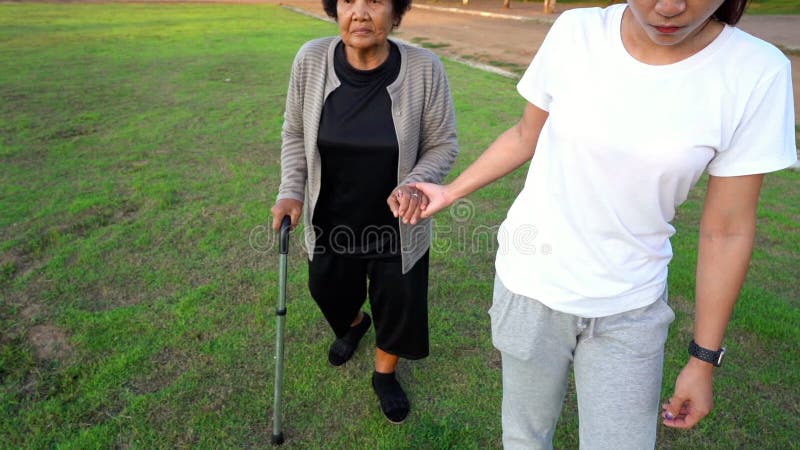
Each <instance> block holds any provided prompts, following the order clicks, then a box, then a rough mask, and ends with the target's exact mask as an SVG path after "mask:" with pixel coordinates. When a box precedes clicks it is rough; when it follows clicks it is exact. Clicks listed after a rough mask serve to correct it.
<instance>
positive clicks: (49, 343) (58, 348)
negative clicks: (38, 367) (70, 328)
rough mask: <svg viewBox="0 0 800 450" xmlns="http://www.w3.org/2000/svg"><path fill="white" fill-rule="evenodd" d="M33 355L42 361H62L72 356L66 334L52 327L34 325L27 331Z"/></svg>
mask: <svg viewBox="0 0 800 450" xmlns="http://www.w3.org/2000/svg"><path fill="white" fill-rule="evenodd" d="M28 342H29V343H30V345H31V347H32V348H33V354H34V355H35V356H36V358H37V359H39V360H43V361H64V360H66V359H67V358H68V357H69V356H70V355H72V346H71V345H70V344H69V338H68V337H67V333H65V332H64V330H62V329H61V328H58V327H56V326H53V325H34V326H33V327H31V329H30V331H28Z"/></svg>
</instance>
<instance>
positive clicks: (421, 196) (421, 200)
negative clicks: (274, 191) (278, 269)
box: [271, 183, 453, 231]
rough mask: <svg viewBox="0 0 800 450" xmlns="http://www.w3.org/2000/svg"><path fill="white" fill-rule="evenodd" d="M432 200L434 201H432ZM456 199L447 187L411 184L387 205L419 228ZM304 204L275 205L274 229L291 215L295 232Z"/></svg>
mask: <svg viewBox="0 0 800 450" xmlns="http://www.w3.org/2000/svg"><path fill="white" fill-rule="evenodd" d="M431 199H433V200H431ZM452 202H453V199H452V198H451V196H450V195H448V193H447V191H446V187H444V186H440V185H437V184H432V183H412V184H405V185H402V186H398V187H396V188H395V189H394V190H393V191H392V193H391V194H390V195H389V198H387V199H386V203H387V204H388V205H389V209H390V210H391V211H392V215H394V216H395V217H397V218H399V219H400V220H402V221H403V223H409V224H411V225H416V224H417V222H419V221H420V219H425V218H428V217H431V216H432V215H433V214H434V213H436V212H437V211H439V210H441V209H443V208H445V207H447V206H449V205H450V204H451V203H452ZM302 210H303V202H302V201H300V200H294V199H290V198H284V199H281V200H278V201H277V202H275V206H273V207H272V211H271V213H272V218H273V219H272V229H273V230H275V231H277V230H278V229H279V228H280V223H281V219H283V217H284V216H286V215H288V216H290V217H291V219H292V228H294V227H296V226H297V222H298V221H299V219H300V214H301V213H302Z"/></svg>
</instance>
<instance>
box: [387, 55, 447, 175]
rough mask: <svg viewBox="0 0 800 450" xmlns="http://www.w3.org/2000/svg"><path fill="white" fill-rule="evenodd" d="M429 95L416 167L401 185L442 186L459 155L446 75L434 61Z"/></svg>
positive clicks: (438, 62) (437, 60)
mask: <svg viewBox="0 0 800 450" xmlns="http://www.w3.org/2000/svg"><path fill="white" fill-rule="evenodd" d="M432 72H433V73H432V81H431V90H430V95H429V96H428V98H427V99H426V102H425V107H424V110H423V113H422V121H421V128H422V129H421V130H420V132H421V136H420V141H419V142H420V145H419V151H418V158H417V163H416V164H415V165H414V168H413V169H412V170H411V171H410V172H409V173H408V175H407V176H406V177H405V178H404V179H403V180H402V181H401V183H400V184H401V185H403V184H408V183H413V182H418V181H424V182H429V183H441V182H442V180H443V179H444V177H445V176H446V175H447V173H448V172H450V169H451V168H452V167H453V163H454V162H455V159H456V155H458V140H457V138H456V117H455V110H454V108H453V98H452V96H451V94H450V85H449V83H448V81H447V74H446V73H445V71H444V67H443V66H442V63H441V61H439V59H438V58H436V57H434V58H433V59H432Z"/></svg>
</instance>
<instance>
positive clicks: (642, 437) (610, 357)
mask: <svg viewBox="0 0 800 450" xmlns="http://www.w3.org/2000/svg"><path fill="white" fill-rule="evenodd" d="M489 315H490V316H491V318H492V341H493V343H494V346H495V347H497V349H498V350H500V352H501V353H502V358H503V446H504V447H505V448H506V449H508V450H510V449H526V450H527V449H552V448H553V432H554V431H555V425H556V422H557V420H558V416H559V415H560V414H561V408H562V405H563V402H564V394H565V392H566V387H567V380H568V375H569V368H570V363H572V365H573V368H574V371H575V386H576V391H577V394H578V419H579V431H580V446H581V449H609V450H611V449H613V450H623V449H631V450H644V449H652V448H654V447H655V440H656V425H657V423H658V414H659V410H660V399H659V397H660V393H661V378H662V369H663V361H664V342H665V341H666V338H667V329H668V327H669V324H670V323H671V322H672V321H673V320H674V319H675V314H674V313H673V312H672V309H670V307H669V306H668V305H667V294H666V292H664V294H663V296H662V297H661V298H660V299H656V301H654V303H653V304H651V305H649V306H646V307H644V308H639V309H635V310H633V311H628V312H625V313H621V314H616V315H613V316H608V317H600V318H594V319H587V318H582V317H578V316H574V315H571V314H565V313H561V312H557V311H554V310H552V309H550V308H548V307H547V306H545V305H543V304H542V303H540V302H538V301H536V300H534V299H531V298H528V297H525V296H522V295H517V294H514V293H512V292H510V291H509V290H508V289H506V287H505V286H504V285H503V283H502V282H501V281H500V279H499V278H498V277H495V284H494V300H493V303H492V307H491V309H490V310H489Z"/></svg>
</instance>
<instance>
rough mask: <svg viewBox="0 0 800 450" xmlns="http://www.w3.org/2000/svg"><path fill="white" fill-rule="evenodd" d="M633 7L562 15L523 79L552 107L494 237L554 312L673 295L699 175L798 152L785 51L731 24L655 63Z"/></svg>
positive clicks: (512, 280)
mask: <svg viewBox="0 0 800 450" xmlns="http://www.w3.org/2000/svg"><path fill="white" fill-rule="evenodd" d="M625 8H626V5H624V4H620V5H613V6H610V7H608V8H605V9H600V8H586V9H574V10H570V11H567V12H564V13H563V14H562V15H561V16H560V17H559V19H558V20H557V21H556V23H555V24H554V25H553V27H552V28H551V30H550V32H549V33H548V35H547V37H546V39H545V41H544V43H543V44H542V47H541V48H540V50H539V52H538V53H537V54H536V57H535V58H534V60H533V62H531V65H530V67H528V69H527V71H526V72H525V75H524V76H523V77H522V79H521V80H520V82H519V84H518V85H517V89H518V91H519V93H520V94H521V95H522V96H523V97H524V98H525V99H527V100H528V101H529V102H530V103H532V104H534V105H536V106H538V107H539V108H541V109H543V110H546V111H549V113H550V115H549V118H548V120H547V121H546V122H545V124H544V128H543V129H542V132H541V134H540V136H539V141H538V144H537V147H536V153H535V154H534V157H533V160H532V162H531V166H530V170H529V172H528V176H527V179H526V182H525V187H524V188H523V190H522V192H521V193H520V194H519V196H518V197H517V199H516V200H515V201H514V204H513V205H512V206H511V209H510V210H509V212H508V216H507V218H506V220H505V221H504V222H503V224H502V226H501V227H500V230H499V233H498V241H499V248H498V252H497V259H496V269H497V274H498V276H499V277H500V279H501V280H502V282H503V284H504V285H505V286H506V287H507V288H508V289H509V290H511V291H512V292H515V293H517V294H521V295H524V296H527V297H530V298H534V299H536V300H539V301H540V302H542V303H544V304H545V305H547V306H548V307H550V308H551V309H554V310H557V311H562V312H566V313H569V314H574V315H578V316H582V317H603V316H608V315H611V314H617V313H620V312H624V311H629V310H632V309H636V308H640V307H643V306H646V305H649V304H650V303H652V302H654V301H655V300H656V299H657V298H659V296H660V295H661V294H662V293H663V292H664V289H665V287H666V286H665V285H666V281H667V264H668V263H669V261H670V259H671V258H672V248H671V246H670V243H669V237H670V236H671V235H672V234H673V233H674V232H675V229H674V228H673V227H672V225H670V221H671V220H672V219H673V217H674V215H675V209H676V207H677V206H678V205H680V204H681V203H682V202H683V201H684V200H686V197H687V195H688V193H689V190H690V189H691V188H692V186H694V184H695V183H696V182H697V180H698V178H699V177H700V176H701V174H702V173H703V171H704V170H705V169H706V168H708V172H709V173H710V174H711V175H714V176H737V175H749V174H756V173H766V172H771V171H775V170H779V169H783V168H785V167H788V166H790V165H791V164H792V163H793V162H794V161H795V160H796V159H797V155H796V151H795V145H794V111H793V103H792V101H793V97H792V80H791V70H790V65H789V60H788V59H787V58H786V57H785V56H784V55H783V54H782V53H781V52H780V51H779V50H778V49H776V48H775V47H773V46H772V45H770V44H768V43H766V42H764V41H761V40H759V39H757V38H755V37H753V36H751V35H749V34H747V33H745V32H743V31H741V30H739V29H737V28H735V27H730V26H726V27H725V28H724V30H723V31H722V32H721V33H720V35H719V36H718V37H717V38H716V39H715V40H714V41H713V42H712V43H711V44H709V45H708V46H707V47H706V48H704V49H703V50H701V51H700V52H698V53H696V54H695V55H692V56H691V57H689V58H687V59H685V60H683V61H680V62H677V63H674V64H669V65H661V66H652V65H647V64H644V63H641V62H639V61H637V60H636V59H634V58H633V57H632V56H630V54H629V53H628V52H627V51H626V50H625V48H624V46H623V44H622V39H621V37H620V23H621V19H622V14H623V12H624V10H625Z"/></svg>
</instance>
